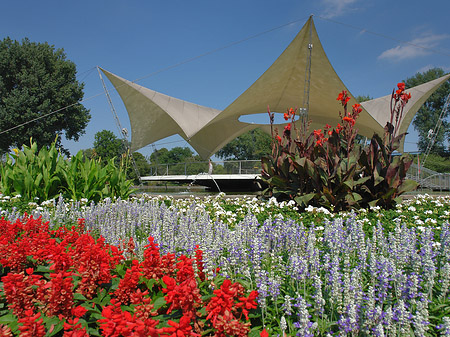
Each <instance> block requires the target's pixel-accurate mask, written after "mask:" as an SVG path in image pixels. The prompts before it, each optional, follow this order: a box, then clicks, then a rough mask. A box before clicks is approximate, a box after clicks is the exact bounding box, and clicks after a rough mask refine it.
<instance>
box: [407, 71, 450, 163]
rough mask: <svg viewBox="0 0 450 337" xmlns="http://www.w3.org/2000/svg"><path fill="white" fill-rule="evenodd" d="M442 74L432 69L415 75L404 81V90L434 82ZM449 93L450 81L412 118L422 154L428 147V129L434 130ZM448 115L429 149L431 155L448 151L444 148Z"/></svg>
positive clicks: (447, 128) (448, 131)
mask: <svg viewBox="0 0 450 337" xmlns="http://www.w3.org/2000/svg"><path fill="white" fill-rule="evenodd" d="M444 74H445V72H444V70H442V69H441V68H433V69H430V70H428V71H426V72H423V73H417V74H415V75H414V76H413V77H410V78H407V79H406V81H405V84H406V88H411V87H414V86H416V85H419V84H422V83H425V82H428V81H431V80H434V79H436V78H439V77H441V76H443V75H444ZM449 93H450V81H447V82H445V83H444V84H443V85H441V86H440V87H439V88H438V89H437V90H436V91H435V92H434V93H433V94H432V95H431V96H430V97H429V98H428V100H427V101H426V102H425V104H424V105H423V106H422V107H421V108H420V109H419V111H418V112H417V114H416V117H415V118H414V121H413V125H414V129H415V130H417V132H418V133H419V142H418V147H419V150H420V151H422V152H424V151H425V150H426V148H427V146H428V143H429V138H428V132H429V130H430V129H431V130H433V129H434V128H435V126H436V123H437V121H438V119H439V115H440V114H441V111H442V109H443V107H444V103H445V99H446V97H447V95H448V94H449ZM448 115H449V113H448V112H447V113H446V114H445V116H443V118H444V120H443V122H442V126H441V128H440V130H439V133H438V135H437V138H436V142H435V144H434V146H433V148H432V149H431V152H432V153H436V154H441V155H442V154H444V152H446V151H448V148H446V146H445V142H446V141H448V140H449V137H450V130H449V126H450V124H449V122H448V120H445V119H447V117H448Z"/></svg>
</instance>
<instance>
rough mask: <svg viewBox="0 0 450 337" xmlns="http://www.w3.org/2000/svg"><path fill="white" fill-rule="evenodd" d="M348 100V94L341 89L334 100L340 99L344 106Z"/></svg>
mask: <svg viewBox="0 0 450 337" xmlns="http://www.w3.org/2000/svg"><path fill="white" fill-rule="evenodd" d="M349 100H350V96H348V93H347V91H346V90H342V91H341V92H340V93H339V95H338V97H337V98H336V101H341V104H342V105H343V106H344V105H346V104H347V102H348V101H349Z"/></svg>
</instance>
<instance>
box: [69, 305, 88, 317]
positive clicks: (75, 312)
mask: <svg viewBox="0 0 450 337" xmlns="http://www.w3.org/2000/svg"><path fill="white" fill-rule="evenodd" d="M86 312H87V309H86V308H84V307H82V306H81V305H79V306H77V307H75V308H72V315H73V316H75V317H78V318H79V317H82V316H84V314H85V313H86Z"/></svg>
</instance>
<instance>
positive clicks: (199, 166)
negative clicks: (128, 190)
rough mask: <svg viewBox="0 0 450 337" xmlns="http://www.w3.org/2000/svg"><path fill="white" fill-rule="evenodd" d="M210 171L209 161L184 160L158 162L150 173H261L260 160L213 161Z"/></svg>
mask: <svg viewBox="0 0 450 337" xmlns="http://www.w3.org/2000/svg"><path fill="white" fill-rule="evenodd" d="M211 163H212V170H211V172H210V166H209V161H204V162H198V161H195V162H194V161H193V162H186V163H178V164H159V165H153V166H151V171H150V175H152V176H167V175H195V174H199V173H212V174H259V173H261V161H260V160H224V161H214V162H211Z"/></svg>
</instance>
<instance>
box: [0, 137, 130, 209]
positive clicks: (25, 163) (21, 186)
mask: <svg viewBox="0 0 450 337" xmlns="http://www.w3.org/2000/svg"><path fill="white" fill-rule="evenodd" d="M37 148H38V147H37V143H36V142H33V141H31V142H30V146H26V145H24V146H23V151H19V150H17V149H16V150H15V151H14V152H15V154H11V155H8V154H7V155H6V162H5V163H4V164H3V165H2V166H1V167H0V175H1V176H0V191H1V193H2V194H5V195H19V194H20V195H21V196H22V197H24V198H25V199H27V200H34V199H36V198H38V199H39V200H48V199H52V198H55V197H58V196H59V194H62V195H63V196H65V197H68V198H72V199H74V200H80V199H81V198H86V199H88V200H91V201H95V202H98V201H99V200H100V199H102V198H106V197H120V198H128V196H129V195H130V194H131V193H132V192H133V191H132V189H131V184H132V182H131V181H129V180H126V175H125V172H126V163H121V164H120V167H117V166H116V165H115V163H114V159H110V160H109V162H108V163H107V164H106V165H103V164H101V163H100V161H99V160H95V159H86V158H84V156H83V152H82V151H80V152H78V154H77V155H75V156H73V157H72V158H71V159H66V158H64V156H63V155H61V154H60V153H59V151H58V150H57V149H56V142H53V143H52V145H51V146H50V148H49V149H47V148H46V147H42V148H41V149H40V150H39V152H38V150H37Z"/></svg>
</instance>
